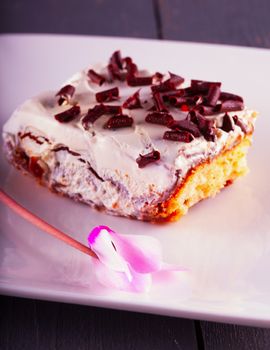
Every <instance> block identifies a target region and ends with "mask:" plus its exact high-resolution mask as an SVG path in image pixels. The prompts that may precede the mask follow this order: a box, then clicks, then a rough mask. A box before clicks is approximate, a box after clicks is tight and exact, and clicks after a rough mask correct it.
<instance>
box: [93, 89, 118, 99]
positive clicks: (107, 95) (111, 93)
mask: <svg viewBox="0 0 270 350" xmlns="http://www.w3.org/2000/svg"><path fill="white" fill-rule="evenodd" d="M118 97H119V89H118V87H114V88H112V89H109V90H104V91H100V92H97V93H96V100H97V102H110V101H113V100H117V99H118Z"/></svg>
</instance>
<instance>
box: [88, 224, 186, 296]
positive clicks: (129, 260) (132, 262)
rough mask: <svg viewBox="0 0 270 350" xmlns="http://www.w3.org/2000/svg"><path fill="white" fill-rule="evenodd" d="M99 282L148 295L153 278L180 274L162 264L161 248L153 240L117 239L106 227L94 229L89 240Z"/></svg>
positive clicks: (138, 238) (156, 241) (143, 238)
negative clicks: (172, 272)
mask: <svg viewBox="0 0 270 350" xmlns="http://www.w3.org/2000/svg"><path fill="white" fill-rule="evenodd" d="M88 242H89V246H90V248H91V249H92V250H93V251H94V252H95V253H96V255H97V257H98V259H95V258H93V259H92V262H93V264H94V271H95V275H96V277H97V279H98V281H99V282H100V283H101V284H103V285H105V286H109V287H114V288H117V289H121V290H127V291H133V292H146V291H149V289H150V288H151V284H152V277H153V275H154V274H156V273H159V272H164V271H172V270H173V271H182V270H183V269H180V268H175V267H173V266H169V265H167V264H164V263H163V262H162V252H161V245H160V243H159V241H158V240H157V239H155V238H153V237H148V236H144V235H128V236H124V235H120V234H117V233H116V232H114V231H113V230H111V229H110V228H109V227H107V226H97V227H95V228H94V229H93V230H92V231H91V232H90V234H89V236H88Z"/></svg>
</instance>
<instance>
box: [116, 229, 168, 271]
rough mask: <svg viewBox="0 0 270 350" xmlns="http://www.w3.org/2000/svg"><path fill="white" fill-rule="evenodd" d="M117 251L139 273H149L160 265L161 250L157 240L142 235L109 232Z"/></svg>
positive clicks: (156, 269)
mask: <svg viewBox="0 0 270 350" xmlns="http://www.w3.org/2000/svg"><path fill="white" fill-rule="evenodd" d="M111 236H112V240H113V243H114V245H115V246H116V249H117V251H118V252H119V253H120V254H121V255H122V257H123V258H124V259H125V260H126V261H127V262H128V263H129V264H130V266H131V267H132V268H133V269H134V270H135V271H137V272H139V273H151V272H154V271H158V270H159V269H160V267H161V262H162V252H161V245H160V243H159V241H158V240H157V239H155V238H153V237H149V236H143V235H128V236H123V235H119V234H116V233H115V232H112V233H111Z"/></svg>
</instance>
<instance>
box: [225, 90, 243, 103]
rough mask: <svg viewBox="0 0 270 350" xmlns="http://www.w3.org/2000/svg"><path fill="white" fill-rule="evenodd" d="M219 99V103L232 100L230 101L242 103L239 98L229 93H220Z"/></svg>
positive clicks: (241, 99)
mask: <svg viewBox="0 0 270 350" xmlns="http://www.w3.org/2000/svg"><path fill="white" fill-rule="evenodd" d="M219 99H220V101H226V100H232V101H240V102H244V100H243V98H242V97H241V96H238V95H235V94H231V93H230V92H221V94H220V97H219Z"/></svg>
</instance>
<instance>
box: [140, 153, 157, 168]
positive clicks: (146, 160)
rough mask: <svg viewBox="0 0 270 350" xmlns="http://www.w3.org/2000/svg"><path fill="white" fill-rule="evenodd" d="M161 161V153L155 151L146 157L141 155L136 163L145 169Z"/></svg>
mask: <svg viewBox="0 0 270 350" xmlns="http://www.w3.org/2000/svg"><path fill="white" fill-rule="evenodd" d="M159 159H160V153H159V151H155V150H153V151H152V152H150V153H147V154H144V155H142V154H140V155H139V157H138V158H137V159H136V162H137V164H138V166H139V168H144V167H145V166H146V165H148V164H151V163H154V162H156V161H158V160H159Z"/></svg>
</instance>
